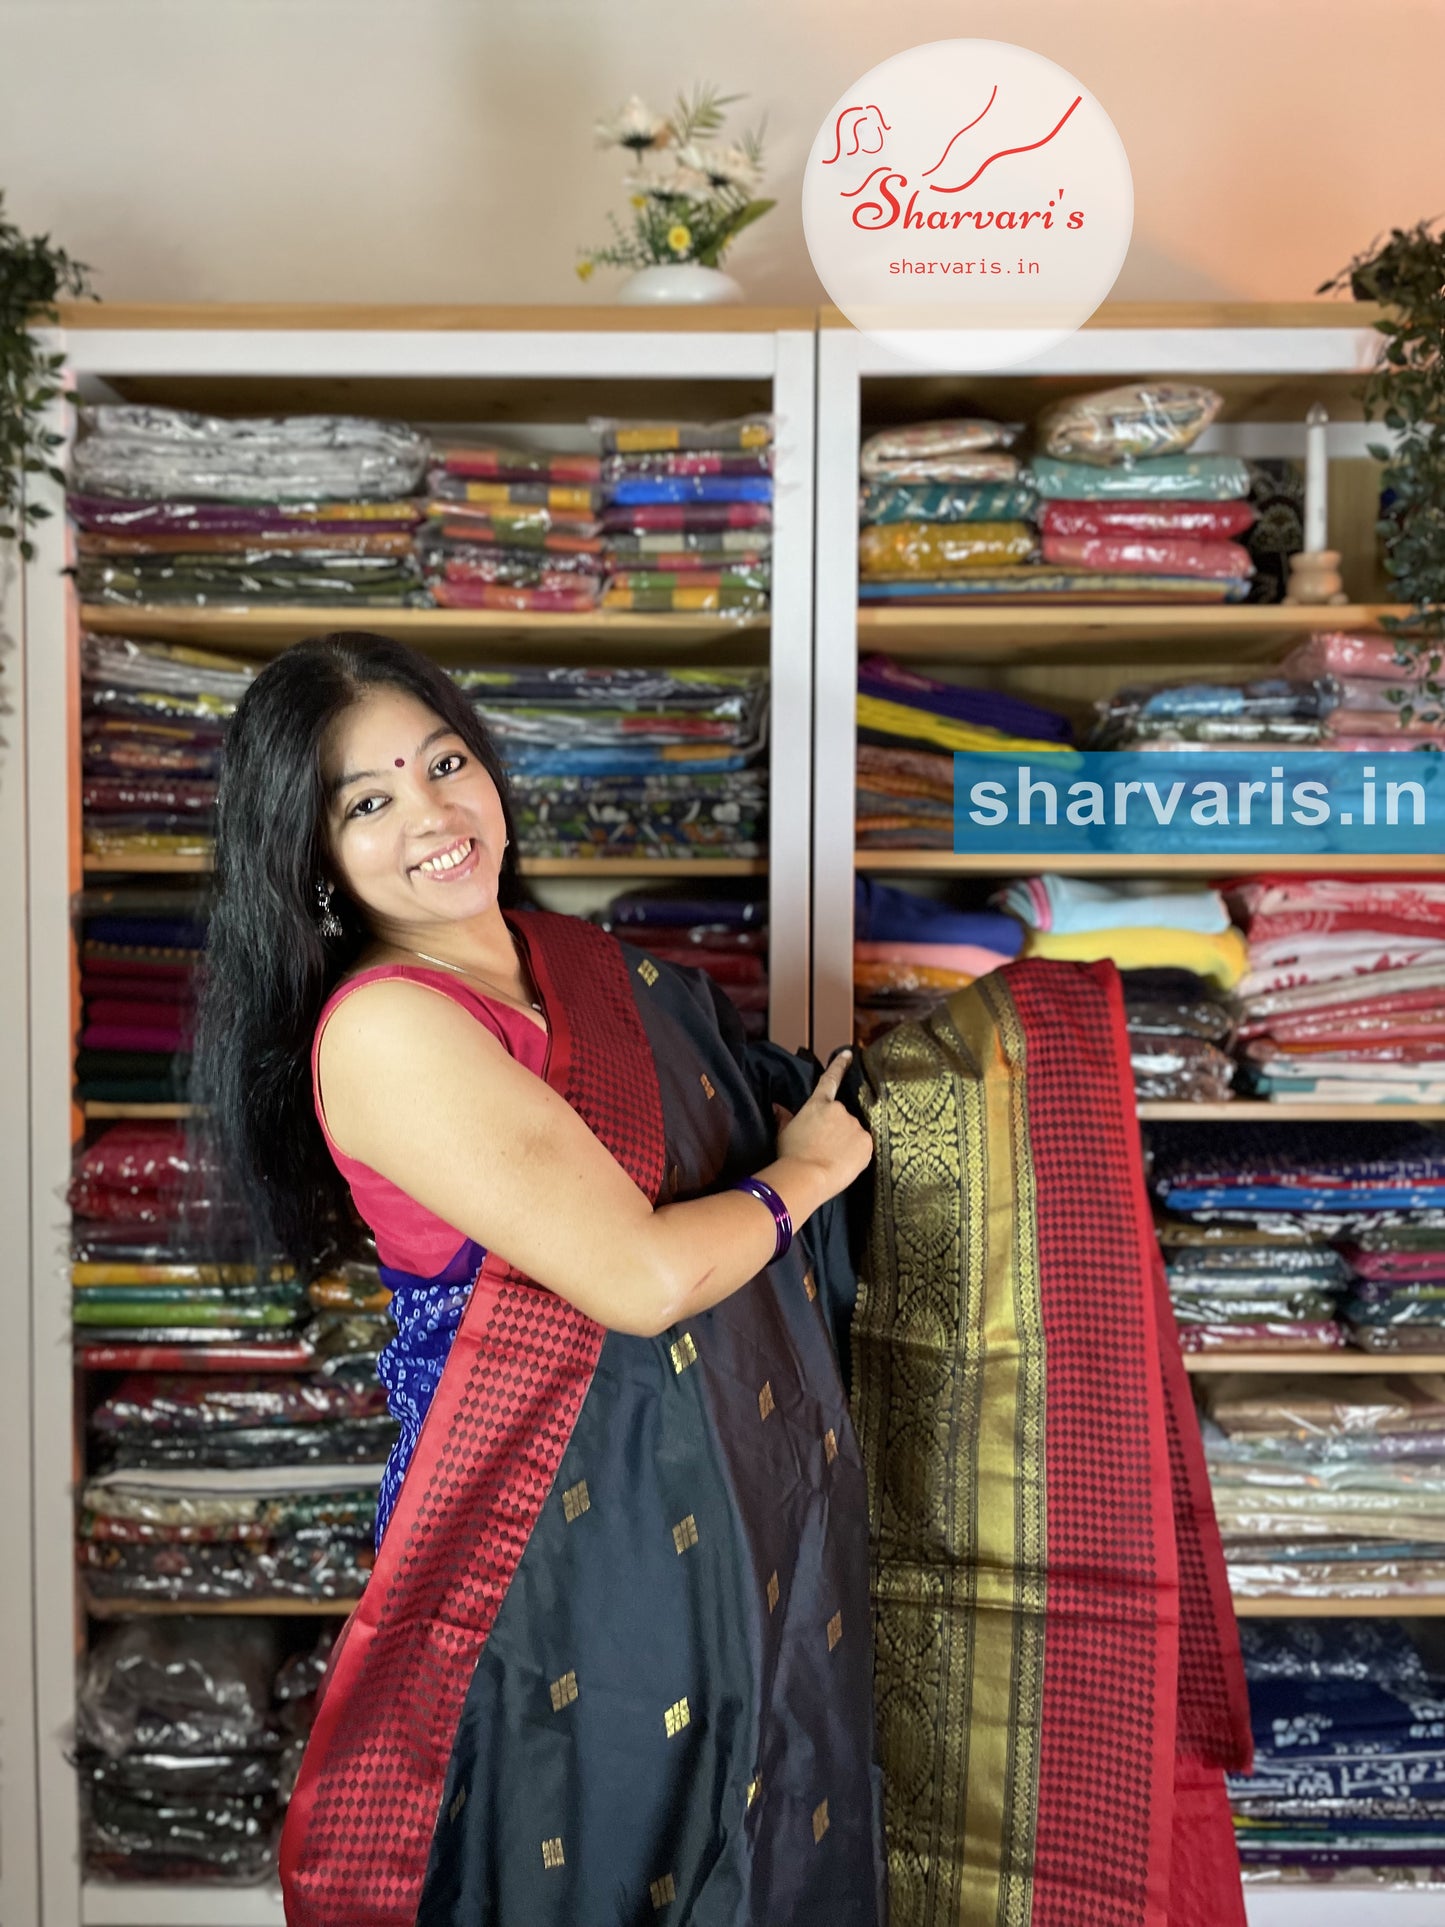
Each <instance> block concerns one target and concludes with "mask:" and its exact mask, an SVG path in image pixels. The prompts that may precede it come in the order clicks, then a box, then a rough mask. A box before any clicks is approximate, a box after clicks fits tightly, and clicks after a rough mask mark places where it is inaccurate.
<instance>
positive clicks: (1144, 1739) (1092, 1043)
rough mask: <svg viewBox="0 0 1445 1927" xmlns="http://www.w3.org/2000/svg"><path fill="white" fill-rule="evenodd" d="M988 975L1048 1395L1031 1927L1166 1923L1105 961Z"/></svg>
mask: <svg viewBox="0 0 1445 1927" xmlns="http://www.w3.org/2000/svg"><path fill="white" fill-rule="evenodd" d="M1000 977H1001V979H1002V982H1003V984H1004V986H1005V987H1006V989H1007V992H1008V995H1009V997H1010V999H1011V1000H1012V1003H1013V1006H1014V1009H1015V1011H1016V1013H1017V1015H1018V1019H1019V1022H1020V1024H1021V1026H1022V1030H1023V1037H1024V1063H1023V1067H1022V1069H1023V1078H1024V1091H1025V1102H1026V1105H1027V1110H1028V1120H1029V1142H1030V1145H1031V1147H1032V1152H1033V1161H1034V1166H1035V1178H1034V1194H1035V1220H1036V1224H1037V1237H1038V1254H1039V1271H1040V1278H1041V1285H1042V1290H1041V1304H1042V1310H1043V1320H1044V1342H1045V1355H1046V1360H1047V1363H1046V1368H1045V1369H1046V1378H1047V1384H1048V1403H1047V1413H1048V1417H1047V1424H1046V1446H1045V1463H1046V1473H1045V1489H1046V1493H1047V1500H1046V1509H1047V1518H1048V1527H1047V1531H1048V1609H1047V1612H1048V1617H1047V1625H1046V1630H1045V1635H1044V1683H1043V1713H1042V1727H1041V1735H1040V1747H1039V1779H1038V1828H1037V1835H1036V1840H1035V1847H1034V1895H1033V1908H1032V1914H1031V1919H1030V1927H1079V1924H1080V1922H1081V1920H1083V1919H1085V1918H1087V1920H1089V1921H1090V1922H1091V1923H1096V1927H1105V1924H1106V1923H1107V1927H1165V1923H1166V1922H1167V1921H1168V1917H1169V1915H1168V1909H1169V1865H1170V1854H1171V1846H1172V1821H1173V1807H1174V1740H1175V1703H1176V1689H1177V1679H1178V1657H1179V1648H1178V1641H1179V1575H1178V1567H1177V1563H1176V1557H1175V1540H1174V1516H1173V1502H1172V1496H1171V1488H1170V1477H1169V1455H1168V1442H1167V1431H1166V1422H1165V1410H1164V1390H1163V1382H1162V1378H1161V1375H1160V1372H1159V1370H1158V1365H1157V1359H1158V1351H1159V1337H1158V1331H1157V1328H1156V1322H1155V1307H1154V1301H1153V1295H1152V1291H1151V1290H1150V1289H1149V1288H1148V1285H1147V1282H1146V1281H1147V1280H1148V1279H1149V1278H1150V1276H1151V1265H1152V1262H1153V1232H1152V1227H1151V1222H1150V1218H1149V1214H1148V1210H1147V1205H1146V1200H1145V1194H1144V1185H1143V1169H1142V1160H1141V1158H1140V1155H1139V1150H1138V1137H1137V1133H1138V1125H1137V1122H1136V1119H1135V1114H1134V1088H1133V1079H1132V1076H1131V1074H1130V1070H1129V1050H1128V1043H1127V1036H1126V1032H1125V1028H1124V1015H1123V999H1122V994H1121V991H1120V987H1119V980H1118V974H1117V972H1116V971H1115V970H1114V968H1113V966H1112V965H1111V964H1097V963H1096V964H1079V965H1063V966H1060V965H1058V964H1054V963H1040V962H1032V961H1030V962H1024V963H1021V964H1014V965H1010V966H1008V967H1006V968H1005V969H1004V970H1003V971H1002V972H1001V973H1000ZM1101 1023H1102V1032H1101ZM1051 1278H1053V1279H1055V1280H1061V1281H1062V1280H1068V1281H1070V1283H1069V1288H1068V1289H1066V1290H1060V1289H1053V1290H1051V1289H1050V1279H1051ZM1140 1286H1143V1287H1144V1288H1143V1289H1140V1288H1139V1287H1140ZM1106 1571H1107V1573H1108V1575H1109V1579H1110V1580H1111V1581H1112V1585H1111V1596H1101V1590H1100V1589H1101V1584H1102V1583H1103V1581H1104V1577H1105V1573H1106ZM1081 1908H1087V1912H1086V1913H1084V1912H1081Z"/></svg>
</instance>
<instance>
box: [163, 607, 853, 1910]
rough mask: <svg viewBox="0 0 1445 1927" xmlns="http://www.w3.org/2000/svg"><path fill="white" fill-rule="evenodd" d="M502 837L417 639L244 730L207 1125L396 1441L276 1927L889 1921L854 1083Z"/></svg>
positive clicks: (226, 797)
mask: <svg viewBox="0 0 1445 1927" xmlns="http://www.w3.org/2000/svg"><path fill="white" fill-rule="evenodd" d="M511 840H512V839H511V818H510V814H509V808H508V803H507V790H506V779H505V776H504V774H503V772H502V769H501V766H500V764H499V762H498V760H497V757H496V755H495V753H494V752H493V750H492V747H491V745H490V743H489V741H488V739H487V736H486V733H485V731H484V729H483V728H482V726H481V724H480V722H479V720H478V718H477V717H476V715H475V713H474V712H473V711H472V710H471V708H470V706H469V705H468V704H467V703H466V702H465V700H464V699H463V698H462V697H461V695H460V694H459V692H458V691H457V689H456V687H455V685H454V684H452V683H451V682H450V680H449V679H448V678H447V677H446V676H445V675H443V674H442V672H441V671H440V670H439V669H437V668H436V667H435V665H433V664H431V663H430V662H428V661H426V660H425V659H424V658H422V657H419V656H417V655H415V654H414V653H413V652H412V651H411V650H409V649H407V648H406V647H405V646H404V645H401V644H399V643H394V642H391V641H388V640H386V639H384V638H381V637H375V636H365V635H345V636H335V637H331V638H328V639H327V640H325V641H323V642H318V643H309V644H305V645H303V646H301V647H300V648H297V649H295V650H293V651H291V652H289V653H288V654H287V655H286V656H284V657H282V658H280V659H278V661H277V662H276V663H274V664H273V665H271V666H270V667H269V668H267V669H266V670H265V671H264V672H263V673H262V674H261V675H260V676H259V677H257V679H256V681H255V683H254V684H253V685H252V687H251V689H250V690H249V691H248V692H247V694H246V696H245V698H244V700H243V701H242V703H241V705H240V709H239V711H238V713H237V716H236V720H235V722H234V724H233V726H232V731H231V735H230V738H229V741H228V745H227V752H226V766H225V770H224V772H223V777H222V784H221V800H220V808H219V835H218V842H217V871H218V881H219V900H218V905H217V910H216V914H215V918H214V921H213V924H212V943H211V953H210V960H209V966H208V987H207V993H206V1004H205V1008H204V1010H203V1015H202V1036H201V1046H200V1052H199V1057H200V1064H201V1078H202V1089H201V1094H202V1095H203V1096H205V1097H207V1098H208V1099H209V1102H210V1104H211V1106H212V1110H213V1115H214V1116H215V1118H216V1121H217V1125H218V1129H219V1136H220V1149H221V1152H222V1155H223V1157H225V1158H226V1159H228V1161H229V1162H230V1163H231V1164H232V1165H233V1166H234V1168H235V1170H236V1172H237V1175H238V1177H239V1178H240V1180H241V1182H242V1183H243V1185H244V1186H245V1187H246V1188H247V1190H248V1193H249V1195H250V1197H251V1199H252V1201H253V1203H254V1204H255V1206H256V1208H257V1211H258V1215H259V1216H260V1218H261V1219H262V1221H263V1222H264V1223H265V1224H266V1225H267V1226H268V1227H269V1230H270V1233H271V1235H272V1236H273V1237H274V1238H275V1240H276V1242H277V1243H278V1244H279V1246H280V1247H281V1249H282V1250H283V1251H285V1252H286V1254H287V1255H288V1256H291V1257H292V1258H294V1259H295V1260H296V1261H297V1262H298V1263H299V1264H301V1265H302V1266H303V1267H305V1268H312V1267H314V1266H315V1265H316V1264H318V1263H319V1262H321V1261H322V1260H324V1259H326V1258H329V1257H332V1256H338V1255H342V1254H344V1253H346V1252H347V1251H348V1250H349V1249H352V1248H354V1247H355V1246H356V1245H357V1244H358V1242H359V1239H360V1235H361V1222H359V1221H358V1214H359V1220H360V1221H364V1224H365V1225H366V1226H367V1227H369V1230H370V1233H371V1236H372V1238H373V1240H374V1244H375V1250H376V1254H377V1257H378V1258H379V1260H380V1269H381V1276H382V1279H383V1281H384V1282H385V1284H386V1285H387V1286H388V1287H389V1288H390V1290H391V1292H392V1314H393V1318H394V1320H395V1323H396V1326H397V1337H396V1339H395V1340H394V1342H393V1344H392V1345H391V1346H390V1347H389V1348H388V1350H387V1352H386V1353H385V1354H383V1358H382V1361H381V1373H382V1377H383V1379H384V1381H385V1382H386V1384H387V1388H388V1392H389V1394H390V1401H391V1404H392V1409H393V1411H394V1412H395V1413H396V1416H397V1417H398V1419H399V1420H400V1422H401V1436H400V1439H399V1442H398V1445H397V1448H396V1450H395V1451H394V1452H393V1455H392V1458H391V1461H390V1462H389V1464H388V1466H387V1470H386V1476H385V1479H384V1481H383V1485H382V1490H381V1495H380V1507H379V1518H378V1528H379V1532H380V1539H379V1546H378V1551H377V1560H376V1566H375V1569H374V1571H373V1573H372V1577H371V1580H370V1583H369V1584H368V1586H367V1589H366V1593H365V1595H364V1597H363V1599H362V1601H361V1604H360V1606H359V1607H358V1609H357V1611H356V1612H355V1613H354V1614H353V1616H352V1618H351V1620H350V1621H349V1622H348V1625H347V1628H346V1630H345V1632H344V1633H343V1635H342V1638H341V1641H340V1643H339V1645H338V1648H337V1658H336V1660H335V1663H334V1666H333V1669H332V1672H331V1675H330V1678H329V1682H328V1685H327V1688H326V1692H325V1696H324V1699H323V1701H322V1705H321V1709H320V1714H319V1717H318V1719H317V1722H316V1726H315V1728H314V1731H313V1734H312V1738H311V1741H310V1744H309V1747H308V1750H307V1754H306V1759H305V1762H304V1764H303V1767H302V1771H301V1776H300V1779H299V1781H298V1784H297V1789H296V1793H295V1796H294V1798H293V1800H292V1803H291V1806H290V1809H289V1812H288V1818H287V1825H286V1833H285V1838H284V1841H283V1847H282V1879H283V1884H284V1887H285V1890H286V1913H287V1920H288V1922H289V1923H291V1927H335V1923H337V1922H339V1921H343V1920H345V1921H361V1920H365V1921H366V1922H367V1923H368V1924H369V1927H402V1923H406V1922H417V1923H420V1924H422V1927H462V1923H467V1924H468V1927H472V1924H473V1923H476V1922H478V1921H482V1920H505V1921H514V1920H515V1921H523V1920H525V1921H527V1922H528V1923H536V1927H562V1923H564V1922H565V1923H575V1922H576V1921H579V1920H584V1919H597V1918H602V1917H603V1916H604V1915H605V1917H606V1918H608V1919H619V1920H622V1919H625V1920H629V1921H632V1920H642V1919H652V1918H655V1917H656V1916H657V1914H658V1913H659V1912H661V1911H662V1910H663V1909H664V1908H668V1909H671V1908H672V1906H673V1905H674V1903H675V1904H676V1913H675V1915H672V1916H671V1917H674V1918H676V1919H679V1920H687V1921H689V1922H692V1923H694V1927H747V1923H750V1922H752V1921H754V1920H757V1919H760V1918H762V1917H763V1915H764V1914H765V1913H766V1914H768V1915H769V1916H770V1917H772V1916H776V1917H778V1918H787V1919H789V1920H790V1921H792V1922H794V1923H796V1927H812V1924H816V1927H823V1923H825V1922H826V1923H828V1927H877V1923H878V1922H879V1921H880V1920H881V1917H882V1914H881V1904H882V1903H881V1900H880V1894H881V1885H882V1877H883V1857H882V1844H881V1842H882V1834H881V1809H880V1803H879V1791H878V1790H879V1782H878V1778H877V1774H876V1770H875V1768H874V1765H873V1713H872V1691H871V1643H870V1639H869V1634H868V1626H869V1606H868V1573H867V1501H866V1491H865V1485H864V1478H863V1471H862V1466H861V1463H860V1459H859V1454H858V1448H857V1442H856V1439H855V1437H854V1434H853V1430H852V1426H851V1423H850V1420H849V1417H848V1411H847V1401H846V1397H845V1394H844V1390H843V1386H842V1383H841V1379H840V1376H839V1371H838V1365H837V1357H836V1349H835V1333H834V1330H833V1329H832V1328H831V1327H830V1323H829V1319H830V1317H834V1316H837V1317H841V1316H842V1315H844V1313H845V1311H846V1307H847V1303H848V1289H849V1284H850V1281H851V1277H852V1273H851V1267H850V1265H849V1263H848V1259H847V1250H846V1238H845V1237H844V1236H843V1235H842V1233H841V1229H840V1218H839V1211H838V1209H837V1208H836V1205H837V1200H838V1194H840V1193H841V1192H842V1191H844V1190H845V1188H846V1187H847V1186H848V1185H849V1184H850V1183H851V1182H852V1181H853V1180H854V1179H855V1178H856V1177H858V1176H859V1175H860V1174H861V1173H862V1172H863V1171H864V1169H865V1168H866V1166H867V1164H868V1162H869V1159H870V1157H871V1154H872V1144H871V1140H870V1138H869V1136H868V1133H867V1132H866V1130H864V1129H863V1127H862V1126H861V1125H860V1124H859V1123H858V1122H856V1120H855V1119H854V1118H853V1116H852V1115H851V1114H850V1113H849V1111H848V1110H846V1109H845V1108H844V1106H843V1105H842V1104H840V1103H839V1102H838V1101H837V1096H838V1089H839V1084H840V1082H841V1079H842V1076H843V1074H844V1070H845V1068H846V1064H847V1058H846V1055H842V1056H840V1057H838V1058H837V1059H835V1060H834V1062H833V1063H832V1064H831V1065H830V1066H829V1068H828V1069H827V1070H825V1071H823V1072H822V1073H821V1075H819V1074H818V1072H817V1068H816V1061H815V1060H813V1061H810V1062H809V1063H802V1062H800V1061H799V1060H797V1059H795V1058H791V1057H789V1056H787V1054H786V1053H784V1052H782V1051H779V1050H777V1049H776V1048H775V1047H773V1046H771V1045H763V1046H749V1045H747V1044H746V1042H745V1040H744V1038H743V1035H742V1032H741V1029H740V1027H739V1024H738V1021H737V1019H736V1017H735V1015H734V1014H733V1012H732V1007H731V1006H730V1005H729V1004H728V1003H727V1001H726V999H725V998H723V996H722V994H721V993H720V992H718V991H716V990H714V989H713V987H712V985H711V980H710V979H709V978H707V977H706V975H705V974H704V973H702V972H700V971H696V970H687V969H679V968H675V967H673V966H670V965H668V964H666V963H663V962H661V961H658V960H655V959H653V958H650V957H647V956H645V955H643V954H642V953H640V952H638V951H636V950H633V949H632V948H631V947H629V946H627V945H624V944H621V943H619V942H618V941H617V940H616V939H614V938H613V937H611V936H608V935H606V934H605V933H604V932H602V931H601V930H599V929H597V928H596V927H595V926H593V925H591V924H587V923H582V922H580V921H578V920H577V919H574V918H570V917H559V916H553V915H549V914H547V913H545V912H541V911H532V912H528V913H526V914H518V913H517V911H516V908H515V907H514V906H515V904H516V897H517V886H516V877H515V870H514V866H513V853H512V848H511ZM318 903H319V904H320V905H321V906H322V911H321V916H320V918H319V919H318V917H317V913H316V908H315V906H316V905H317V904H318ZM308 1063H309V1066H310V1089H309V1090H308V1088H307V1082H308V1080H307V1066H308ZM774 1089H784V1090H786V1091H787V1092H788V1095H789V1102H790V1103H792V1104H794V1105H796V1115H789V1114H788V1113H787V1112H785V1111H782V1110H778V1111H777V1115H776V1116H774V1115H773V1114H772V1113H773V1111H774V1109H775V1107H774V1106H773V1105H772V1104H771V1103H770V1097H771V1093H772V1091H773V1090H774ZM780 1121H781V1129H779V1128H778V1124H779V1122H780ZM795 1229H796V1231H797V1233H798V1236H797V1238H796V1241H795V1239H794V1231H795ZM643 1600H645V1601H646V1620H645V1624H644V1623H643V1622H642V1621H641V1620H640V1619H639V1602H640V1601H643Z"/></svg>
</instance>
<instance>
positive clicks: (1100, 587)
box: [858, 563, 1249, 607]
mask: <svg viewBox="0 0 1445 1927" xmlns="http://www.w3.org/2000/svg"><path fill="white" fill-rule="evenodd" d="M1248 594H1249V585H1248V583H1247V582H1245V581H1244V580H1243V578H1241V577H1238V576H1228V577H1225V576H1196V575H1130V574H1128V573H1126V572H1123V571H1120V572H1119V573H1117V574H1109V573H1105V572H1102V571H1100V572H1097V573H1091V572H1090V571H1088V570H1086V569H1085V570H1080V569H1049V568H1045V567H1044V566H1043V565H1042V564H1041V563H1029V564H1019V565H1017V566H1013V567H1009V568H993V567H979V568H975V569H967V570H962V571H960V573H958V574H957V575H951V576H941V577H938V578H936V579H935V578H927V577H922V576H920V577H919V578H918V579H917V580H913V579H912V578H908V579H898V580H889V581H874V580H867V581H863V582H861V583H860V584H859V587H858V597H859V600H860V601H862V602H926V603H929V604H942V605H945V606H946V605H947V604H948V603H951V602H957V603H966V602H970V601H973V600H977V599H979V598H981V597H987V599H988V600H989V601H990V602H994V603H998V604H1001V605H1004V606H1007V605H1008V604H1009V603H1017V604H1018V605H1019V606H1020V607H1026V606H1027V605H1028V604H1029V603H1031V602H1058V603H1067V602H1074V603H1078V604H1079V605H1080V606H1081V607H1082V606H1086V605H1088V604H1090V603H1144V602H1161V603H1173V604H1178V603H1187V602H1199V603H1205V602H1243V601H1244V600H1245V599H1246V598H1247V596H1248Z"/></svg>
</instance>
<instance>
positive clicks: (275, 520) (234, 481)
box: [68, 404, 428, 608]
mask: <svg viewBox="0 0 1445 1927" xmlns="http://www.w3.org/2000/svg"><path fill="white" fill-rule="evenodd" d="M79 414H80V426H79V434H78V439H77V441H76V445H75V451H74V455H73V457H72V466H71V489H72V493H71V495H70V498H69V503H68V506H69V511H70V514H71V516H72V517H73V519H74V521H75V523H76V526H77V530H78V536H77V551H78V562H77V568H76V578H77V586H78V588H79V591H80V597H81V600H82V601H83V602H90V603H119V604H127V605H129V604H153V603H186V604H191V605H195V606H207V605H220V606H225V605H227V604H237V603H282V604H285V603H307V602H310V603H323V604H327V603H347V604H351V605H353V606H355V607H357V608H404V607H406V606H408V605H411V604H416V603H423V602H425V601H426V600H427V597H426V592H425V589H424V587H423V583H422V576H421V570H420V568H419V566H418V563H417V560H416V555H415V536H416V528H417V525H418V523H419V521H420V519H421V510H420V507H419V505H418V504H417V502H416V501H415V500H414V499H412V498H413V496H414V493H415V491H416V489H417V487H418V486H419V484H420V482H421V479H422V476H423V474H424V473H425V470H426V462H427V454H428V444H427V440H426V437H425V436H424V435H422V434H420V433H419V432H418V431H417V430H415V429H412V428H409V427H407V426H405V425H404V424H402V423H399V422H380V421H367V420H363V419H361V418H359V417H353V416H346V415H297V416H290V417H280V418H276V419H264V420H234V421H233V420H227V419H223V418H220V417H216V416H208V415H194V414H187V413H185V412H183V411H181V410H179V409H172V408H151V407H145V406H130V405H113V404H105V405H101V406H96V407H82V408H81V409H80V411H79Z"/></svg>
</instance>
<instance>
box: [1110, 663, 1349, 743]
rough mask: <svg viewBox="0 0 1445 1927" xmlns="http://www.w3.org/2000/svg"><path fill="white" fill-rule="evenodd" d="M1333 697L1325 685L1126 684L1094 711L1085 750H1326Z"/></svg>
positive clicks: (1303, 679)
mask: <svg viewBox="0 0 1445 1927" xmlns="http://www.w3.org/2000/svg"><path fill="white" fill-rule="evenodd" d="M1334 701H1335V694H1334V690H1333V688H1332V685H1331V683H1330V681H1329V679H1328V678H1326V677H1318V676H1316V677H1309V676H1302V675H1301V676H1293V677H1291V676H1286V675H1279V676H1270V677H1265V678H1262V679H1261V680H1259V681H1256V682H1247V683H1217V682H1207V683H1204V682H1201V683H1180V682H1169V683H1130V684H1128V685H1126V686H1125V687H1124V688H1122V689H1119V690H1116V691H1115V692H1114V694H1113V695H1111V696H1106V697H1101V698H1100V699H1099V700H1098V701H1097V702H1096V703H1095V705H1094V709H1095V717H1096V720H1095V724H1094V729H1093V732H1092V734H1091V736H1090V739H1089V747H1090V748H1091V749H1129V750H1149V749H1160V750H1176V749H1197V750H1201V751H1203V750H1219V751H1224V750H1229V749H1245V750H1265V749H1275V748H1278V747H1282V746H1283V747H1289V746H1293V747H1295V748H1299V749H1325V748H1328V747H1330V745H1329V742H1328V740H1327V722H1328V718H1329V715H1330V711H1331V708H1332V705H1333V704H1334Z"/></svg>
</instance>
